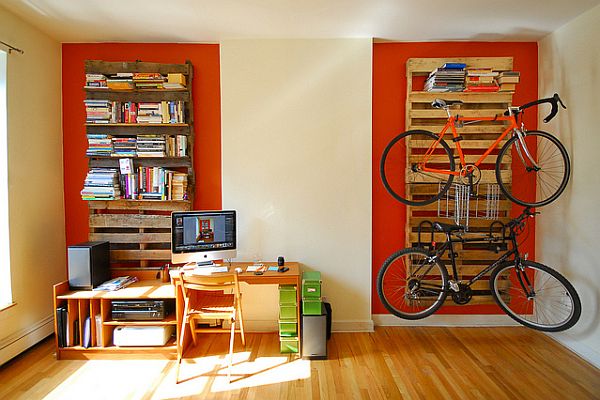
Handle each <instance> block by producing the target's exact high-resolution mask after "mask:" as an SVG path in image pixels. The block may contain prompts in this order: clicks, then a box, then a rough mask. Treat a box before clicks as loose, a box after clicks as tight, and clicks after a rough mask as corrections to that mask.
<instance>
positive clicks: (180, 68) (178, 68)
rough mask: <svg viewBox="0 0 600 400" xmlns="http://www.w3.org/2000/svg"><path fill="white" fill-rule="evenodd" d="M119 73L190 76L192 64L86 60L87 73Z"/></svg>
mask: <svg viewBox="0 0 600 400" xmlns="http://www.w3.org/2000/svg"><path fill="white" fill-rule="evenodd" d="M118 72H158V73H160V74H162V75H166V74H168V73H179V74H183V75H190V74H191V73H192V68H191V64H189V63H185V64H162V63H153V62H142V61H102V60H86V61H85V73H86V74H87V73H93V74H104V75H114V74H116V73H118Z"/></svg>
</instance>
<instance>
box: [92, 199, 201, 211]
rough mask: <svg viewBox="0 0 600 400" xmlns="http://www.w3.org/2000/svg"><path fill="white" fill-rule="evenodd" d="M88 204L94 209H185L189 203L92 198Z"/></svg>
mask: <svg viewBox="0 0 600 400" xmlns="http://www.w3.org/2000/svg"><path fill="white" fill-rule="evenodd" d="M88 206H89V208H90V209H94V210H155V211H187V210H189V209H190V208H191V203H190V202H189V201H187V200H169V201H158V200H92V201H89V202H88Z"/></svg>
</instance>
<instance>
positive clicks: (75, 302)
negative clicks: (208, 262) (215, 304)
mask: <svg viewBox="0 0 600 400" xmlns="http://www.w3.org/2000/svg"><path fill="white" fill-rule="evenodd" d="M251 264H252V263H248V262H236V263H232V264H231V267H230V268H229V271H230V272H232V271H233V270H235V268H238V267H240V268H242V270H243V271H245V270H246V266H248V265H251ZM264 264H265V265H277V264H276V263H264ZM285 265H286V267H288V268H289V271H287V272H284V273H280V272H274V271H266V272H265V273H264V274H263V275H254V273H253V272H242V273H240V274H239V275H238V279H239V281H240V282H246V283H248V284H250V285H280V284H281V285H296V288H297V290H296V303H297V311H296V316H297V318H298V338H300V293H301V292H300V290H301V286H300V283H301V280H300V267H299V265H298V263H296V262H286V263H285ZM173 283H175V286H174V285H173V284H172V283H169V282H167V283H163V282H161V281H160V280H156V279H151V280H148V279H146V280H141V281H139V282H135V283H133V284H131V285H130V286H128V287H126V288H124V289H121V290H116V291H113V292H100V291H92V290H75V291H71V290H69V282H68V281H64V282H61V283H59V284H56V285H54V292H53V293H54V296H53V298H54V310H56V308H57V307H58V306H59V305H65V306H67V307H68V310H69V324H70V325H71V326H72V325H73V324H74V323H75V321H76V320H79V332H80V343H81V338H82V336H81V335H83V323H84V321H85V318H86V317H87V316H92V319H91V334H92V347H89V348H84V347H82V346H71V347H59V346H58V336H57V335H56V333H57V332H58V326H57V321H56V316H55V318H54V332H55V346H56V358H57V359H59V360H60V359H121V358H134V359H139V358H149V359H156V358H160V359H164V358H167V359H176V358H177V344H176V342H175V341H174V340H172V341H171V342H169V343H167V345H166V346H155V347H116V346H113V345H112V332H113V330H114V328H115V327H116V326H118V325H175V326H176V327H177V337H179V333H180V331H179V330H180V329H181V320H182V316H183V297H182V294H181V292H180V289H178V290H176V288H177V282H176V280H174V282H173ZM119 299H120V300H124V299H129V300H134V299H175V306H176V307H175V308H176V311H175V314H174V315H169V316H167V317H166V318H165V319H164V320H162V321H113V320H111V316H110V306H111V300H119ZM97 314H100V316H101V317H100V318H101V322H100V325H99V326H96V323H95V319H94V318H93V316H95V315H97ZM97 329H101V331H102V343H97V342H96V330H97ZM188 329H189V328H188ZM70 335H71V341H72V339H73V338H72V335H73V333H72V332H70ZM186 336H187V337H188V338H190V336H191V335H186ZM299 341H300V340H299ZM186 342H187V341H186ZM183 345H184V349H185V348H187V346H189V343H184V344H183Z"/></svg>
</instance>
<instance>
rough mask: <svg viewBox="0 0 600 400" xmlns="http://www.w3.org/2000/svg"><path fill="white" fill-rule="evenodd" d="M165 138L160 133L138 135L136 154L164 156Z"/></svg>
mask: <svg viewBox="0 0 600 400" xmlns="http://www.w3.org/2000/svg"><path fill="white" fill-rule="evenodd" d="M165 147H166V144H165V138H164V136H160V135H138V137H137V156H138V157H164V156H165Z"/></svg>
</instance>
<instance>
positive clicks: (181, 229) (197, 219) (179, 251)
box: [171, 210, 237, 264]
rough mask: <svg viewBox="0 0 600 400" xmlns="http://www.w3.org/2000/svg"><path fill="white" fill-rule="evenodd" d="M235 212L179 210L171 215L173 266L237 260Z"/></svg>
mask: <svg viewBox="0 0 600 400" xmlns="http://www.w3.org/2000/svg"><path fill="white" fill-rule="evenodd" d="M236 255H237V252H236V224H235V211H232V210H230V211H178V212H173V213H172V214H171V261H172V262H173V263H174V264H180V263H188V262H197V263H199V264H202V263H210V262H211V261H213V260H222V259H227V258H235V257H236Z"/></svg>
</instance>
